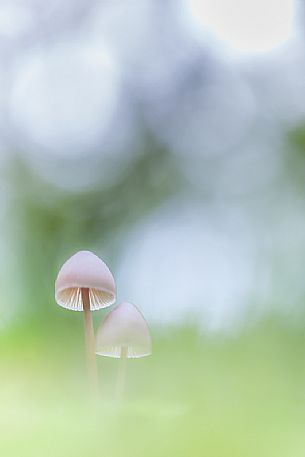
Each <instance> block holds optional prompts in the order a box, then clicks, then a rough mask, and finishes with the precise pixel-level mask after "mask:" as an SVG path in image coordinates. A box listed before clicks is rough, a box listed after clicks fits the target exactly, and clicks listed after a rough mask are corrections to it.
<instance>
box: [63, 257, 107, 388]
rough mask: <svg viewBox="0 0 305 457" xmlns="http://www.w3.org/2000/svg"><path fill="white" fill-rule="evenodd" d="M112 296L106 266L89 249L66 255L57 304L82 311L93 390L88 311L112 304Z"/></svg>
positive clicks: (94, 380)
mask: <svg viewBox="0 0 305 457" xmlns="http://www.w3.org/2000/svg"><path fill="white" fill-rule="evenodd" d="M115 298H116V291H115V282H114V278H113V276H112V274H111V272H110V270H109V268H108V267H107V265H106V264H105V263H104V262H103V261H102V260H101V259H100V258H99V257H97V256H96V255H95V254H93V253H92V252H90V251H79V252H77V253H76V254H74V255H73V256H72V257H70V259H68V260H67V261H66V262H65V263H64V264H63V266H62V267H61V269H60V271H59V273H58V276H57V279H56V281H55V300H56V302H57V303H58V305H60V306H62V307H63V308H67V309H70V310H73V311H83V312H84V324H85V340H86V349H87V365H88V375H89V378H90V381H91V386H92V388H93V389H97V368H96V360H95V354H94V352H95V350H94V330H93V323H92V316H91V311H96V310H98V309H100V308H106V307H107V306H110V305H112V304H113V303H114V301H115Z"/></svg>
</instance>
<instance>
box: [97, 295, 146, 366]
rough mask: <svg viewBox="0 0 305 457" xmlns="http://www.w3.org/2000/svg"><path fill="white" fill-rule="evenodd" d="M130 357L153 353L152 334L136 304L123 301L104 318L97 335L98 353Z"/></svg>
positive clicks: (108, 355) (116, 356)
mask: <svg viewBox="0 0 305 457" xmlns="http://www.w3.org/2000/svg"><path fill="white" fill-rule="evenodd" d="M122 348H124V349H125V351H126V352H125V354H126V357H127V358H129V359H132V358H139V357H145V356H147V355H150V354H151V336H150V331H149V328H148V325H147V322H146V320H145V319H144V317H143V315H142V314H141V313H140V311H139V310H138V309H137V308H136V306H134V305H132V304H131V303H122V304H120V305H118V306H116V307H115V308H114V309H113V310H112V311H111V312H110V313H109V314H108V315H107V316H106V318H105V319H104V321H103V322H102V324H101V325H100V327H99V329H98V331H97V335H96V354H98V355H103V356H106V357H115V358H120V357H121V350H122Z"/></svg>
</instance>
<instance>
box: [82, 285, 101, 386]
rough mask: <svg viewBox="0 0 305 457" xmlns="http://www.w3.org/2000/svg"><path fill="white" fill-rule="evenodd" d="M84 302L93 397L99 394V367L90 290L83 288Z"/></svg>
mask: <svg viewBox="0 0 305 457" xmlns="http://www.w3.org/2000/svg"><path fill="white" fill-rule="evenodd" d="M81 294H82V301H83V308H84V324H85V341H86V353H87V368H88V379H89V383H90V388H91V391H92V394H93V395H96V394H97V392H98V376H97V365H96V358H95V342H94V330H93V322H92V316H91V311H90V298H89V289H87V288H82V289H81Z"/></svg>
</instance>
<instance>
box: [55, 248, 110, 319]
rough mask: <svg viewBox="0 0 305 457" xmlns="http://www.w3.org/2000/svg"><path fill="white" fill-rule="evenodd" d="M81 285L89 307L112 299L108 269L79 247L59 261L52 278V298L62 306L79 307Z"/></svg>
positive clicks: (80, 303)
mask: <svg viewBox="0 0 305 457" xmlns="http://www.w3.org/2000/svg"><path fill="white" fill-rule="evenodd" d="M82 288H87V289H89V299H90V309H91V311H95V310H98V309H100V308H106V307H107V306H110V305H112V304H113V303H114V302H115V297H116V290H115V282H114V279H113V276H112V274H111V271H110V270H109V268H108V267H107V265H106V264H105V262H103V261H102V260H101V259H100V258H99V257H97V256H96V255H95V254H93V253H92V252H90V251H79V252H77V253H76V254H74V255H73V256H72V257H70V259H68V260H67V261H66V262H65V263H64V264H63V266H62V267H61V269H60V271H59V273H58V276H57V279H56V281H55V300H56V302H57V303H58V304H59V305H60V306H62V307H63V308H67V309H71V310H73V311H83V309H84V308H83V301H82V295H81V289H82Z"/></svg>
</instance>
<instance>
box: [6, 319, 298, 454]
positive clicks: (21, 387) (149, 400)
mask: <svg viewBox="0 0 305 457" xmlns="http://www.w3.org/2000/svg"><path fill="white" fill-rule="evenodd" d="M71 322H72V321H71ZM32 330H33V329H31V328H28V329H23V330H22V331H19V332H18V333H14V334H6V335H4V334H3V335H2V336H1V339H0V340H1V350H0V356H1V365H2V366H1V381H0V401H1V415H0V429H1V435H0V436H1V437H0V456H1V457H15V456H22V457H36V456H37V457H38V456H39V457H41V456H54V457H57V456H65V457H69V456H71V457H72V456H74V457H78V456H92V457H95V456H104V455H107V456H111V457H116V456H118V457H121V456H125V457H137V456H147V457H150V456H163V455H164V456H178V457H180V456H181V457H182V456H187V455H191V456H193V457H197V456H198V457H199V456H200V457H201V456H204V455H208V456H215V457H218V456H221V457H222V456H229V457H231V456H232V457H248V456H249V457H252V456H253V457H254V456H255V457H258V456H259V457H273V456H274V457H275V456H276V457H303V456H304V455H305V434H304V430H305V364H304V353H305V331H304V330H303V329H302V327H301V326H288V325H285V324H284V323H282V322H279V321H276V320H274V319H273V320H272V319H270V320H266V321H265V322H264V323H262V324H260V325H259V326H257V327H253V328H251V329H250V328H248V329H244V331H243V332H242V333H241V334H239V335H237V334H236V335H230V336H222V337H220V336H219V335H217V336H216V335H214V336H200V335H199V333H198V331H196V329H194V328H191V327H190V328H180V329H164V330H163V331H162V332H161V331H153V337H154V338H153V339H154V353H153V355H152V356H151V357H149V358H145V359H141V360H131V361H130V363H129V364H128V374H127V385H126V392H125V397H124V400H123V401H122V403H121V404H120V405H118V404H117V403H116V402H115V401H114V390H115V376H116V371H117V366H118V365H117V360H112V359H106V358H99V359H98V364H99V371H100V389H101V397H100V398H99V400H98V401H97V402H96V405H95V409H94V410H91V409H90V407H89V402H88V397H87V395H86V380H85V375H84V368H85V367H84V360H83V341H82V328H81V319H80V318H77V321H74V326H70V325H69V326H67V325H66V326H65V325H63V324H62V325H60V324H58V325H55V324H54V323H52V327H50V326H47V325H45V326H44V327H41V328H40V329H39V331H38V330H37V329H36V330H35V331H32Z"/></svg>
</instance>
